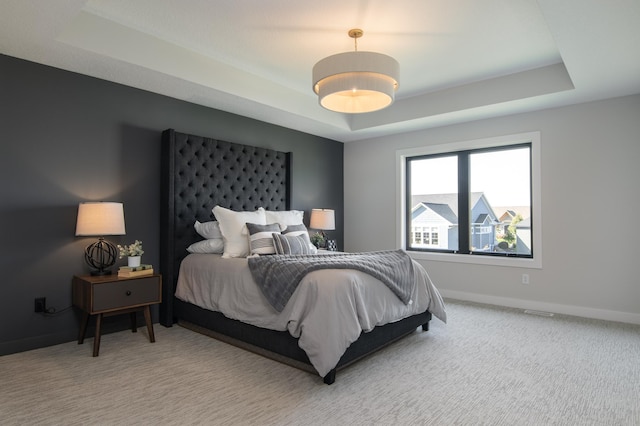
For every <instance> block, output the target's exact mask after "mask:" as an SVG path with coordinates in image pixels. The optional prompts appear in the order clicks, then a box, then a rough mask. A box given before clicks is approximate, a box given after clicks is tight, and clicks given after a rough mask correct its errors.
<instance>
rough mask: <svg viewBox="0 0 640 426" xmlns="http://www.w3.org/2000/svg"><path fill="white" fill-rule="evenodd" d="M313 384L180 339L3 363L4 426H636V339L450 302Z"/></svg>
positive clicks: (596, 327) (206, 343) (194, 338)
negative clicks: (426, 326)
mask: <svg viewBox="0 0 640 426" xmlns="http://www.w3.org/2000/svg"><path fill="white" fill-rule="evenodd" d="M447 309H448V317H449V320H448V323H447V324H443V323H441V322H440V321H438V320H433V321H432V322H431V330H430V331H428V332H422V331H416V332H415V333H413V334H411V335H409V336H408V337H406V338H404V339H402V340H401V341H399V342H396V343H394V344H393V345H391V346H389V347H387V348H385V349H383V350H381V351H379V352H377V353H376V354H374V355H372V356H370V357H368V358H366V359H364V360H361V361H360V362H358V363H356V364H354V365H352V366H350V367H348V368H346V369H345V370H342V371H340V372H339V373H338V375H337V379H336V383H335V384H333V385H331V386H327V385H325V384H323V382H322V379H321V378H320V377H318V376H315V375H312V374H309V373H307V372H304V371H300V370H297V369H295V368H292V367H290V366H286V365H283V364H280V363H277V362H275V361H272V360H269V359H266V358H263V357H261V356H259V355H255V354H253V353H250V352H247V351H244V350H242V349H238V348H236V347H233V346H230V345H228V344H226V343H222V342H220V341H217V340H215V339H212V338H209V337H206V336H203V335H200V334H197V333H194V332H192V331H189V330H186V329H184V328H181V327H179V326H174V327H172V328H164V327H162V326H158V325H156V328H155V331H156V339H157V341H156V343H149V341H148V340H147V336H146V333H145V330H143V329H140V331H139V332H138V333H135V334H134V333H131V332H130V331H123V332H118V333H113V334H108V335H105V336H103V337H102V343H101V348H100V356H99V357H97V358H93V357H92V356H91V345H92V343H93V340H92V339H87V341H85V344H84V345H78V344H77V343H75V342H71V343H65V344H61V345H57V346H52V347H48V348H42V349H37V350H33V351H29V352H23V353H19V354H13V355H7V356H4V357H0V378H1V379H0V380H1V386H0V423H1V424H3V425H616V426H618V425H640V326H635V325H629V324H620V323H612V322H605V321H596V320H585V319H579V318H574V317H566V316H554V317H552V318H545V317H539V316H533V315H527V314H524V313H522V312H521V311H518V310H513V309H505V308H498V307H493V306H486V305H478V304H471V303H464V302H456V301H448V303H447Z"/></svg>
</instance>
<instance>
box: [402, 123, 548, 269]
mask: <svg viewBox="0 0 640 426" xmlns="http://www.w3.org/2000/svg"><path fill="white" fill-rule="evenodd" d="M398 161H399V168H398V170H399V182H400V185H399V190H400V191H402V192H401V194H400V195H401V196H400V197H399V199H400V202H401V205H400V206H399V210H400V215H399V217H400V218H401V219H400V222H401V223H400V224H399V225H400V226H399V228H398V229H399V230H400V232H401V235H400V236H399V240H400V242H401V246H402V247H404V248H405V249H406V250H407V251H408V252H410V253H411V254H412V255H414V254H416V255H417V256H418V257H420V255H422V254H425V255H430V254H436V255H440V256H443V255H446V256H448V258H447V260H450V258H467V259H469V258H473V259H474V260H465V261H467V262H475V261H476V260H477V259H480V258H483V260H482V261H480V262H477V263H492V262H493V263H495V262H498V264H504V265H509V266H515V265H516V264H517V263H518V262H522V261H524V262H528V263H525V265H527V266H531V267H541V262H540V259H541V256H540V252H541V247H540V242H541V241H540V240H541V238H540V231H539V223H540V221H539V212H540V210H539V206H538V204H539V192H538V190H537V188H539V179H540V177H539V175H540V173H539V134H538V133H531V134H526V135H514V136H506V137H501V138H494V139H486V140H479V141H469V142H462V143H453V144H448V145H440V146H433V147H425V148H420V149H414V150H406V151H399V152H398ZM534 189H536V191H534ZM537 226H538V228H537ZM487 259H490V260H488V261H487V262H485V261H486V260H487ZM500 259H502V260H500ZM507 259H508V260H507ZM441 260H442V259H441Z"/></svg>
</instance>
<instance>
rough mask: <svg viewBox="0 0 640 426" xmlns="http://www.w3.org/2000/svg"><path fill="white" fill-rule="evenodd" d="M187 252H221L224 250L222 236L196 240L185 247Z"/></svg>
mask: <svg viewBox="0 0 640 426" xmlns="http://www.w3.org/2000/svg"><path fill="white" fill-rule="evenodd" d="M187 251H188V252H189V253H214V254H222V253H223V252H224V241H223V240H222V238H211V239H208V240H202V241H198V242H197V243H193V244H191V245H190V246H189V247H187Z"/></svg>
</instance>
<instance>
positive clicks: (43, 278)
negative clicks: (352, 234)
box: [0, 55, 343, 356]
mask: <svg viewBox="0 0 640 426" xmlns="http://www.w3.org/2000/svg"><path fill="white" fill-rule="evenodd" d="M0 108H1V109H0V117H2V130H3V133H2V135H3V137H2V141H1V142H0V177H1V180H0V182H1V183H0V200H2V204H1V207H0V212H1V216H0V224H1V226H2V231H1V233H0V236H1V237H0V238H1V240H0V241H1V244H0V265H1V271H0V272H1V275H0V276H1V277H2V279H1V280H0V355H2V354H8V353H13V352H19V351H23V350H28V349H33V348H38V347H43V346H47V345H52V344H57V343H62V342H67V341H72V340H75V339H76V338H77V331H78V321H79V314H78V312H76V311H75V309H70V310H68V311H65V312H62V313H60V314H59V315H55V316H50V317H45V316H43V315H40V314H36V313H34V312H33V302H34V298H36V297H46V298H47V306H48V307H56V308H57V309H62V308H65V307H68V306H70V305H71V279H72V276H73V275H74V274H79V273H87V272H88V269H87V266H86V265H85V264H84V261H83V258H82V253H83V250H84V247H85V246H86V245H88V244H89V243H91V242H92V241H93V240H94V239H93V238H76V237H75V236H74V233H75V221H76V215H77V206H78V203H79V202H81V201H88V200H109V201H121V202H123V203H124V209H125V220H126V227H127V235H126V236H123V237H108V239H109V240H111V241H113V242H114V243H129V242H132V241H133V240H134V239H141V240H142V241H143V243H144V249H145V254H144V257H143V259H144V262H145V263H151V264H154V265H158V262H159V251H158V244H159V212H158V207H159V199H160V195H159V194H160V192H159V187H158V185H159V184H158V178H159V173H160V135H161V132H162V131H163V130H165V129H167V128H174V129H176V130H177V131H180V132H185V133H191V134H196V135H202V136H208V137H212V138H217V139H222V140H227V141H229V142H237V143H243V144H250V145H255V146H260V147H265V148H270V149H275V150H279V151H291V152H292V153H293V176H292V179H293V187H292V208H294V209H298V210H304V211H305V217H306V221H307V223H308V216H309V212H310V210H311V209H312V208H333V209H335V210H336V226H337V228H338V229H336V230H335V231H332V232H331V236H332V237H336V238H337V239H338V244H339V246H340V247H341V246H342V243H343V229H342V224H343V214H342V212H343V145H342V144H341V143H339V142H336V141H332V140H328V139H324V138H320V137H317V136H313V135H309V134H305V133H301V132H297V131H294V130H291V129H286V128H283V127H279V126H274V125H271V124H267V123H264V122H260V121H257V120H253V119H250V118H246V117H241V116H238V115H234V114H229V113H226V112H222V111H218V110H214V109H210V108H206V107H202V106H198V105H194V104H190V103H187V102H183V101H179V100H176V99H173V98H169V97H165V96H161V95H157V94H153V93H149V92H145V91H143V90H138V89H133V88H130V87H126V86H122V85H118V84H114V83H110V82H107V81H103V80H99V79H95V78H92V77H87V76H83V75H79V74H75V73H71V72H68V71H63V70H59V69H55V68H51V67H47V66H43V65H39V64H34V63H31V62H27V61H23V60H20V59H16V58H12V57H8V56H2V55H0ZM212 207H213V206H212ZM122 262H123V261H119V263H118V264H120V263H122ZM127 320H128V319H127V318H124V319H120V317H113V318H109V319H108V320H105V324H104V325H103V327H104V330H105V332H109V331H113V330H120V329H124V328H126V327H127ZM90 327H92V324H91V325H90ZM141 344H144V340H141ZM83 350H85V349H83ZM86 351H87V354H88V356H89V355H90V349H89V348H86Z"/></svg>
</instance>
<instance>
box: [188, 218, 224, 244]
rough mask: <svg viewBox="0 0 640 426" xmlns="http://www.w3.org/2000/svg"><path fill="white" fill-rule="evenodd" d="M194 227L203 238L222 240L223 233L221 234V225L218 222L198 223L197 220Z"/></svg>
mask: <svg viewBox="0 0 640 426" xmlns="http://www.w3.org/2000/svg"><path fill="white" fill-rule="evenodd" d="M193 227H194V228H195V229H196V232H197V233H198V234H199V235H200V236H201V237H202V238H206V239H211V238H222V233H221V232H220V224H219V223H218V222H216V221H212V222H198V221H197V220H196V223H194V224H193Z"/></svg>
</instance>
